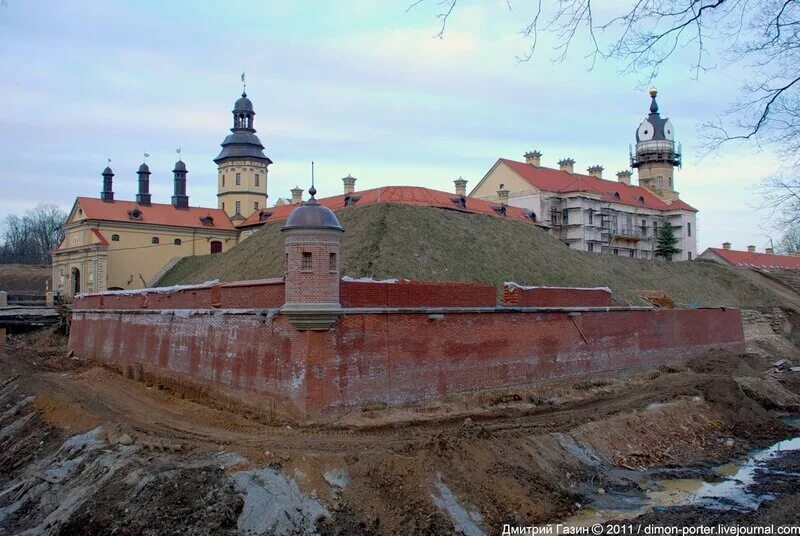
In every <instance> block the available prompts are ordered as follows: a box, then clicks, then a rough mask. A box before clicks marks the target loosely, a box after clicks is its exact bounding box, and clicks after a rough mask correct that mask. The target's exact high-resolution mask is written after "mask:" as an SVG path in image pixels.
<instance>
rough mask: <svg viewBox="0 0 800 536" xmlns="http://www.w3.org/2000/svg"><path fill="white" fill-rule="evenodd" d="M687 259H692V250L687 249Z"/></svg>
mask: <svg viewBox="0 0 800 536" xmlns="http://www.w3.org/2000/svg"><path fill="white" fill-rule="evenodd" d="M686 259H687V260H692V252H691V251H687V252H686Z"/></svg>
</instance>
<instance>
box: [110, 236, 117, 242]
mask: <svg viewBox="0 0 800 536" xmlns="http://www.w3.org/2000/svg"><path fill="white" fill-rule="evenodd" d="M111 241H112V242H119V235H118V234H112V235H111Z"/></svg>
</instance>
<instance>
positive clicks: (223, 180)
mask: <svg viewBox="0 0 800 536" xmlns="http://www.w3.org/2000/svg"><path fill="white" fill-rule="evenodd" d="M222 187H223V188H224V187H225V175H223V176H222Z"/></svg>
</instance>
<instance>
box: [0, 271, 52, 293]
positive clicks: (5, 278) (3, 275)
mask: <svg viewBox="0 0 800 536" xmlns="http://www.w3.org/2000/svg"><path fill="white" fill-rule="evenodd" d="M50 275H51V274H50V267H49V266H37V265H32V264H0V290H6V291H13V290H31V291H33V290H37V291H40V292H41V293H42V294H44V291H45V287H46V286H47V281H48V280H49V279H50Z"/></svg>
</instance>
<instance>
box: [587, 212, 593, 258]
mask: <svg viewBox="0 0 800 536" xmlns="http://www.w3.org/2000/svg"><path fill="white" fill-rule="evenodd" d="M586 218H587V220H588V222H589V225H593V224H594V212H592V209H589V210H588V211H587V214H586ZM589 251H591V249H590V250H589Z"/></svg>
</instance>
